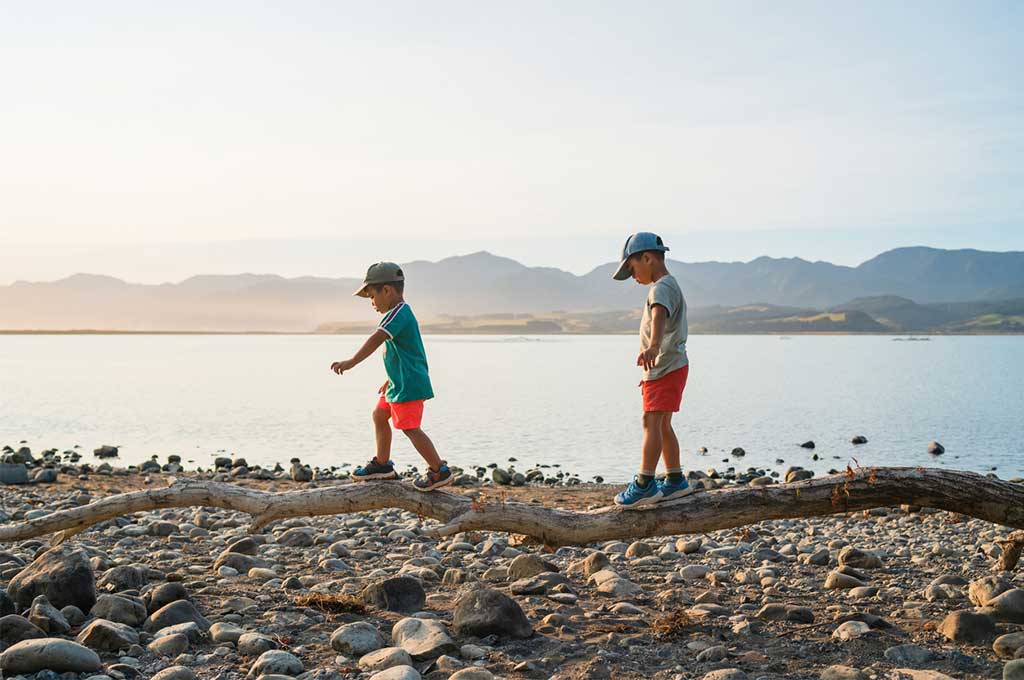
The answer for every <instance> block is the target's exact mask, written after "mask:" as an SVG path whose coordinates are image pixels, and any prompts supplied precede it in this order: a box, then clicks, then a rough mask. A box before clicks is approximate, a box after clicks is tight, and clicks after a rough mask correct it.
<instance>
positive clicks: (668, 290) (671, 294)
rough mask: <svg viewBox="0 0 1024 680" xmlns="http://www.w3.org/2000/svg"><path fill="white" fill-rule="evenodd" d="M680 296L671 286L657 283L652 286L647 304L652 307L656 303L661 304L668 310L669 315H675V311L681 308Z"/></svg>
mask: <svg viewBox="0 0 1024 680" xmlns="http://www.w3.org/2000/svg"><path fill="white" fill-rule="evenodd" d="M678 298H679V296H678V295H676V292H675V291H674V290H672V287H671V286H668V285H660V284H655V285H654V287H653V288H651V295H650V297H649V298H648V299H647V304H648V305H649V306H651V307H654V305H661V306H662V307H664V308H665V309H666V310H668V315H669V316H670V317H671V316H675V313H676V312H677V311H678V310H679V299H678Z"/></svg>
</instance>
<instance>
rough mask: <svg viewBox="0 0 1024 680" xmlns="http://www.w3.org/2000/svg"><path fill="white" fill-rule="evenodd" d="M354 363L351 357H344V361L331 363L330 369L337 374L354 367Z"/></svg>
mask: <svg viewBox="0 0 1024 680" xmlns="http://www.w3.org/2000/svg"><path fill="white" fill-rule="evenodd" d="M355 365H356V364H355V362H354V361H352V360H351V359H345V360H344V361H335V362H334V363H333V364H331V370H332V371H334V372H335V373H337V374H338V375H341V374H342V373H344V372H345V371H347V370H349V369H350V368H352V367H354V366H355Z"/></svg>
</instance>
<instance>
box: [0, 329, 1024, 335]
mask: <svg viewBox="0 0 1024 680" xmlns="http://www.w3.org/2000/svg"><path fill="white" fill-rule="evenodd" d="M372 332H373V328H372V327H367V328H366V329H361V330H356V329H353V330H343V331H188V330H171V331H169V330H160V331H132V330H91V329H68V330H33V329H18V330H5V329H0V336H2V335H322V336H332V335H346V336H347V335H357V336H362V335H367V334H369V333H372ZM636 334H637V333H636V332H626V331H620V332H611V331H595V332H587V331H561V332H542V331H538V332H532V333H510V332H507V331H502V332H488V331H476V332H472V331H467V330H452V331H424V333H423V335H427V336H431V335H481V336H492V337H493V336H511V337H525V336H545V337H547V336H551V337H559V336H593V335H622V336H630V335H636ZM690 335H728V336H734V335H736V336H739V335H759V336H769V337H770V336H777V337H791V336H803V335H877V336H889V337H894V338H899V337H948V336H997V335H1007V336H1024V332H1020V331H985V332H982V331H978V332H970V333H968V332H946V333H944V332H940V331H927V332H917V333H908V332H900V331H787V332H785V333H781V332H774V331H752V332H749V333H720V332H705V331H696V330H695V331H690Z"/></svg>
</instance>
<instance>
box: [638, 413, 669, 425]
mask: <svg viewBox="0 0 1024 680" xmlns="http://www.w3.org/2000/svg"><path fill="white" fill-rule="evenodd" d="M664 420H665V413H663V412H662V411H644V419H643V423H644V428H646V429H654V428H661V427H663V422H664Z"/></svg>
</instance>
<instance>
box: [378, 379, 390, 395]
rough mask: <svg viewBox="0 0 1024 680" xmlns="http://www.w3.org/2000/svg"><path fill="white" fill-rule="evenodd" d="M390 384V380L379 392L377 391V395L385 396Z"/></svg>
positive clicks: (385, 382)
mask: <svg viewBox="0 0 1024 680" xmlns="http://www.w3.org/2000/svg"><path fill="white" fill-rule="evenodd" d="M390 384H391V381H390V380H385V381H384V384H383V385H381V386H380V389H379V390H377V394H384V393H385V392H387V391H388V385H390Z"/></svg>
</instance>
